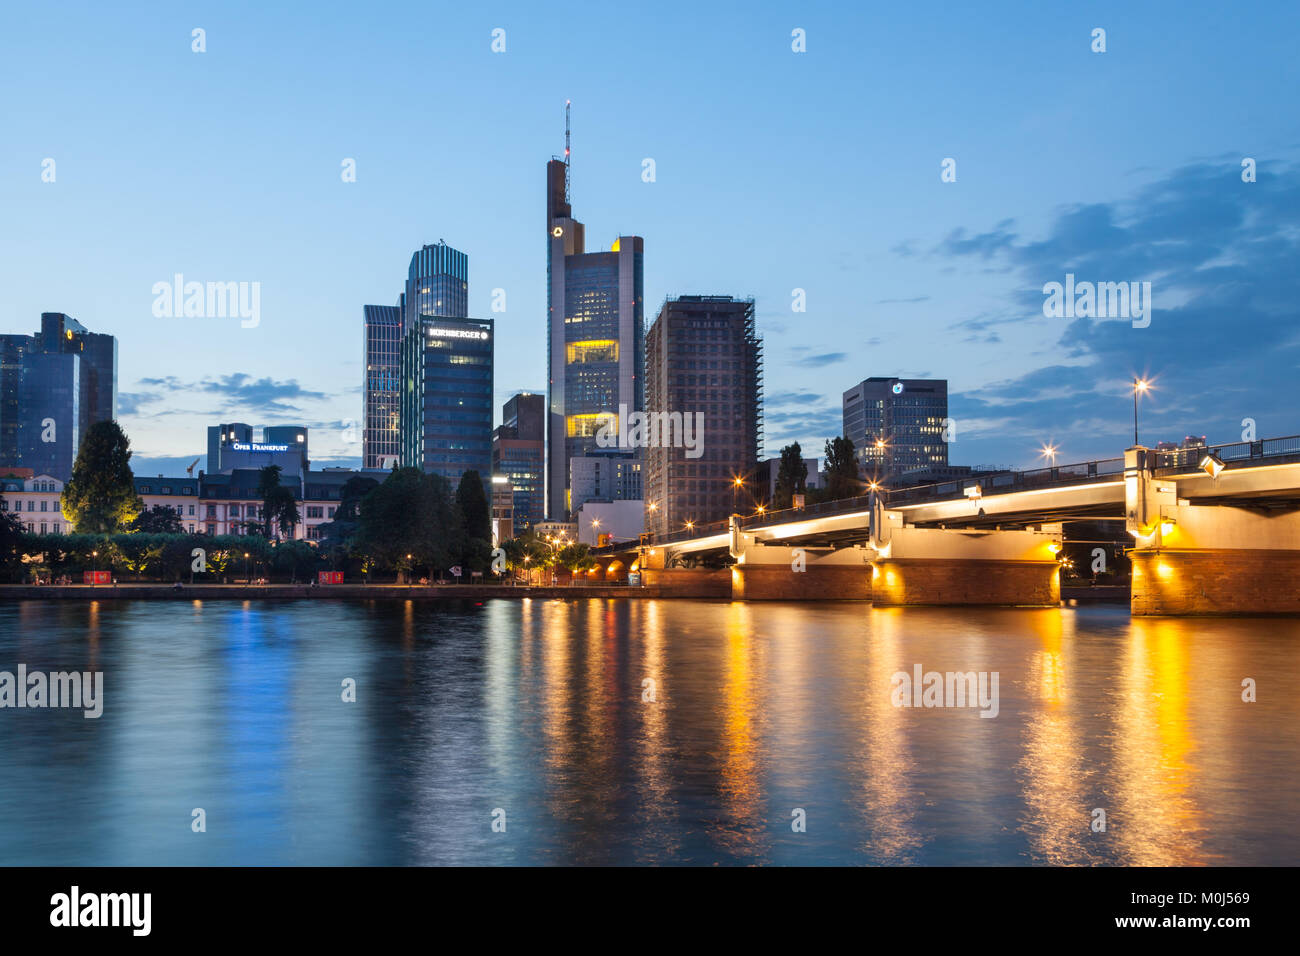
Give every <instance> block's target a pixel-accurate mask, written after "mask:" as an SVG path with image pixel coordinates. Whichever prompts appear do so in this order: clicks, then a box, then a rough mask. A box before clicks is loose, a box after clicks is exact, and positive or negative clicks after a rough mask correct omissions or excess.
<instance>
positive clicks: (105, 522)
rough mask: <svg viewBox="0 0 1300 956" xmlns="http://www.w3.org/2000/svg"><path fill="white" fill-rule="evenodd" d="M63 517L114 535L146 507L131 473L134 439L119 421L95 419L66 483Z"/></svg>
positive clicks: (80, 528)
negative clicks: (132, 441) (70, 476)
mask: <svg viewBox="0 0 1300 956" xmlns="http://www.w3.org/2000/svg"><path fill="white" fill-rule="evenodd" d="M60 506H61V508H62V510H63V517H64V518H66V519H67V521H68V522H69V523H70V524H71V525H72V526H73V527H74V528H76V529H77V531H79V532H88V533H99V534H111V533H112V532H114V531H119V530H121V529H123V528H125V527H127V526H128V525H129V524H130V523H131V522H132V521H133V520H134V519H135V516H136V515H138V514H139V513H140V512H141V511H142V510H143V509H144V503H143V502H141V500H140V496H139V495H137V494H136V493H135V476H134V475H133V474H132V473H131V441H130V439H128V438H127V437H126V432H124V431H122V428H121V426H119V425H118V424H117V422H115V421H112V420H109V421H102V422H95V424H93V425H91V426H90V428H88V429H87V430H86V437H85V438H83V439H82V440H81V448H80V450H79V451H78V452H77V460H76V462H75V463H74V464H73V466H72V478H71V480H70V481H68V482H67V484H65V485H64V486H63V495H62V498H61V501H60Z"/></svg>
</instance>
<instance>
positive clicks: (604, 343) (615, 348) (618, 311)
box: [546, 159, 645, 520]
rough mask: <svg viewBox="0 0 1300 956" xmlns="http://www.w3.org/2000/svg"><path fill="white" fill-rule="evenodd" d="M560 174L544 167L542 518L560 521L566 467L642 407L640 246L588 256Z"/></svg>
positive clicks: (625, 239)
mask: <svg viewBox="0 0 1300 956" xmlns="http://www.w3.org/2000/svg"><path fill="white" fill-rule="evenodd" d="M566 173H567V167H566V164H565V162H564V161H562V160H558V159H553V160H551V161H550V162H549V163H548V164H547V167H546V227H547V246H546V289H547V317H546V327H547V364H548V368H549V377H548V390H547V408H548V414H547V430H546V457H547V464H546V512H547V517H548V518H550V519H552V520H563V519H565V518H566V517H567V515H568V514H569V512H570V511H571V510H572V508H573V507H574V505H573V501H572V498H571V496H570V494H569V488H570V481H571V476H570V469H569V461H570V459H572V458H575V457H585V456H587V455H589V454H590V453H591V452H593V451H594V450H595V449H596V448H597V445H596V434H597V433H598V432H599V431H600V430H601V429H602V428H604V427H605V426H607V425H609V426H613V427H614V429H615V431H617V430H618V429H617V416H618V413H619V409H620V407H623V408H624V409H626V411H628V412H633V411H640V410H641V409H642V407H643V404H644V399H643V394H644V392H643V385H642V380H641V379H642V374H641V372H642V368H643V366H644V362H645V351H644V349H645V316H644V295H643V289H644V277H643V272H644V266H643V259H644V242H643V240H642V239H641V237H639V236H620V237H619V238H618V239H616V240H615V241H614V243H613V247H612V248H611V249H610V251H608V252H587V251H586V238H585V237H586V231H585V228H584V227H583V224H582V223H580V222H578V221H577V220H575V219H574V218H573V209H572V206H571V205H570V203H569V201H568V196H567V192H566V180H567V176H566Z"/></svg>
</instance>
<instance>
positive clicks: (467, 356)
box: [400, 315, 495, 492]
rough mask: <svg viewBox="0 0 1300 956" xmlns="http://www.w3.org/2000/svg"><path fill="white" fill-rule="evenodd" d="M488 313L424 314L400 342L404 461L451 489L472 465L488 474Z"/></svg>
mask: <svg viewBox="0 0 1300 956" xmlns="http://www.w3.org/2000/svg"><path fill="white" fill-rule="evenodd" d="M494 344H495V343H494V337H493V322H492V320H491V319H456V318H436V317H434V316H429V315H422V316H420V318H419V319H418V320H417V321H416V322H415V323H414V324H413V325H411V326H410V327H409V328H407V329H406V335H405V338H404V340H403V342H402V395H401V414H400V418H401V438H402V462H401V463H402V464H403V465H404V466H410V467H415V468H419V469H421V470H423V471H425V472H428V473H431V474H438V475H442V476H443V477H444V478H446V479H447V480H448V481H450V482H451V485H452V488H455V487H456V485H457V484H459V483H460V478H461V475H462V474H464V473H465V472H466V471H469V470H471V469H473V470H474V471H477V472H478V473H479V477H480V478H482V480H483V481H484V483H485V486H484V491H485V492H486V491H487V487H486V483H487V482H488V480H489V478H490V477H491V474H492V358H493V348H494Z"/></svg>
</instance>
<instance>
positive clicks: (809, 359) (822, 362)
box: [790, 349, 849, 368]
mask: <svg viewBox="0 0 1300 956" xmlns="http://www.w3.org/2000/svg"><path fill="white" fill-rule="evenodd" d="M791 351H798V350H796V349H792V350H791ZM848 357H849V355H848V353H847V352H822V353H821V354H819V355H805V356H804V357H803V358H799V359H795V360H794V361H792V362H791V363H790V364H791V365H795V366H798V367H799V368H823V367H824V366H827V365H834V364H835V363H836V362H843V361H844V360H845V359H846V358H848Z"/></svg>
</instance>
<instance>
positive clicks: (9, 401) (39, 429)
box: [0, 312, 117, 481]
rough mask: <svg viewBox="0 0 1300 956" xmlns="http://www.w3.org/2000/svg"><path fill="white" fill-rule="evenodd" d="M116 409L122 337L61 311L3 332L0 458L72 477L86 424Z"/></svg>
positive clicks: (0, 338)
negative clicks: (36, 327) (31, 328)
mask: <svg viewBox="0 0 1300 956" xmlns="http://www.w3.org/2000/svg"><path fill="white" fill-rule="evenodd" d="M116 417H117V339H116V338H114V337H113V336H111V335H105V334H103V333H99V332H91V331H89V330H88V329H86V327H85V326H83V325H82V324H81V323H80V322H78V321H77V320H76V319H74V318H72V317H71V316H69V315H65V314H64V313H62V312H43V313H41V328H40V331H38V332H36V333H34V334H33V335H3V336H0V465H12V466H18V467H24V468H32V469H34V470H35V471H36V472H37V473H39V474H48V475H50V476H51V477H54V478H58V479H59V480H61V481H66V480H68V478H70V477H71V475H72V464H73V462H74V461H76V457H77V452H78V450H79V448H80V444H81V439H82V438H84V437H85V434H86V431H87V429H89V428H90V426H91V425H93V424H94V423H96V422H100V421H109V420H112V419H113V418H116Z"/></svg>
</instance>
